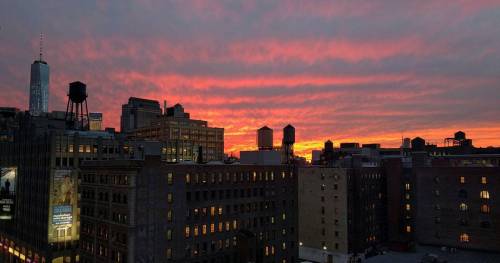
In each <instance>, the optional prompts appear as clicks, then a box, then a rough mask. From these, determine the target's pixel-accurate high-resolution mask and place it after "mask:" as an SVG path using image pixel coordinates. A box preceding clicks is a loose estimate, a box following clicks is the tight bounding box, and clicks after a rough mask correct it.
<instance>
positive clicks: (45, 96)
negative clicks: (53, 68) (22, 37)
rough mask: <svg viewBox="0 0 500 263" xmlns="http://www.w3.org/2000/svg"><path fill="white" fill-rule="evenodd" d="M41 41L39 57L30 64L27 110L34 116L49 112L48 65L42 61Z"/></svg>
mask: <svg viewBox="0 0 500 263" xmlns="http://www.w3.org/2000/svg"><path fill="white" fill-rule="evenodd" d="M41 40H42V38H40V57H39V58H38V60H35V61H34V62H33V64H31V77H30V105H29V110H30V114H31V115H34V116H38V115H40V113H42V112H48V111H49V65H48V64H47V62H45V61H43V59H42V41H41Z"/></svg>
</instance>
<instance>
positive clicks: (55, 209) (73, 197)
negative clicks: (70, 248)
mask: <svg viewBox="0 0 500 263" xmlns="http://www.w3.org/2000/svg"><path fill="white" fill-rule="evenodd" d="M77 180H78V179H77V175H76V171H73V170H54V171H53V173H52V176H51V181H50V198H49V202H50V203H49V206H50V210H49V243H53V242H65V241H71V240H78V229H77V212H78V205H77V198H78V193H77V189H78V188H77Z"/></svg>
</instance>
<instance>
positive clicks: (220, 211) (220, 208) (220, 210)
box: [219, 206, 222, 215]
mask: <svg viewBox="0 0 500 263" xmlns="http://www.w3.org/2000/svg"><path fill="white" fill-rule="evenodd" d="M219 215H222V206H221V207H219Z"/></svg>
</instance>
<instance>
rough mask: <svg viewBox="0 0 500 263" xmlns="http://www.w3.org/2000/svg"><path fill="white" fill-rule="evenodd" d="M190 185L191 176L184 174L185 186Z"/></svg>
mask: <svg viewBox="0 0 500 263" xmlns="http://www.w3.org/2000/svg"><path fill="white" fill-rule="evenodd" d="M190 183H191V175H190V174H186V184H190Z"/></svg>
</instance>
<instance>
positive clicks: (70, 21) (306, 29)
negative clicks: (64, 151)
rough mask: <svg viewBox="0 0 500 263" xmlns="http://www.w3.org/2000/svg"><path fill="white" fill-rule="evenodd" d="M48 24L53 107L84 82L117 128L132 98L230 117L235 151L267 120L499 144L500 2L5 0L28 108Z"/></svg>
mask: <svg viewBox="0 0 500 263" xmlns="http://www.w3.org/2000/svg"><path fill="white" fill-rule="evenodd" d="M40 32H43V34H44V38H45V40H44V59H45V60H46V61H47V62H48V63H49V65H50V70H51V79H50V82H51V83H50V100H49V109H50V110H65V107H66V101H67V97H66V91H67V89H68V83H69V82H72V81H75V80H80V81H82V82H85V83H86V84H87V85H88V87H87V89H88V93H89V98H88V102H89V111H92V112H95V111H97V112H103V113H104V122H105V126H112V127H116V128H119V126H120V123H119V122H120V119H119V117H120V113H121V105H122V104H124V103H126V102H127V99H128V98H129V97H131V96H135V97H143V98H148V99H155V100H159V101H161V102H162V101H163V100H164V99H165V100H167V103H168V104H169V105H170V106H171V105H173V104H175V103H181V104H183V106H184V107H185V109H186V111H188V112H190V113H191V117H192V118H195V119H203V120H207V121H209V125H211V126H217V127H223V128H225V148H226V151H227V152H228V153H230V152H233V153H235V154H236V153H237V152H239V151H240V150H244V149H252V148H255V144H256V142H255V137H256V136H255V133H256V132H255V131H256V129H258V128H259V127H261V126H263V125H268V126H269V127H271V128H273V129H275V142H276V143H279V141H280V139H281V130H282V128H283V127H284V126H285V125H286V124H288V123H291V124H292V125H294V126H295V127H296V129H297V135H296V137H297V144H296V146H295V148H296V150H297V152H298V153H299V154H302V155H307V154H310V151H311V150H312V149H320V148H321V147H322V144H323V142H324V141H325V140H327V139H331V140H333V141H334V142H335V144H336V146H338V144H337V143H339V142H346V141H357V142H361V143H374V142H379V143H382V145H383V146H399V145H400V142H401V136H405V137H415V136H421V137H423V138H425V139H427V140H428V141H430V142H433V143H437V144H440V145H441V144H442V141H443V138H444V137H449V136H451V135H452V134H453V133H454V132H455V131H457V130H463V131H465V132H466V133H467V135H468V137H471V138H472V139H473V140H474V144H475V145H476V146H489V145H496V146H499V145H500V1H498V0H491V1H489V0H471V1H462V0H455V1H450V0H432V1H427V0H423V1H413V0H412V1H410V0H408V1H405V0H383V1H356V0H354V1H303V0H302V1H285V0H283V1H273V0H262V1H235V0H228V1H201V0H200V1H186V0H178V1H166V0H162V1H152V0H141V1H135V0H134V1H128V0H119V1H60V0H54V1H27V0H23V1H8V0H5V1H1V3H0V93H1V94H2V95H1V96H0V106H14V107H18V108H20V109H22V110H26V109H27V107H28V92H29V90H28V84H29V70H30V64H31V63H32V62H33V60H34V59H35V58H37V56H38V46H39V34H40Z"/></svg>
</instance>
